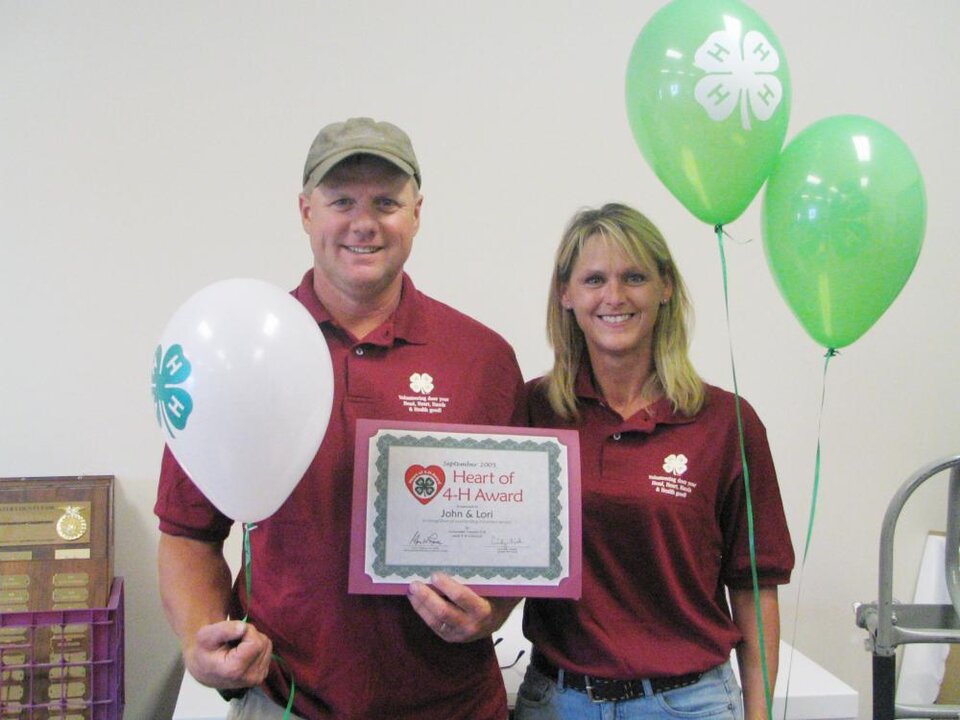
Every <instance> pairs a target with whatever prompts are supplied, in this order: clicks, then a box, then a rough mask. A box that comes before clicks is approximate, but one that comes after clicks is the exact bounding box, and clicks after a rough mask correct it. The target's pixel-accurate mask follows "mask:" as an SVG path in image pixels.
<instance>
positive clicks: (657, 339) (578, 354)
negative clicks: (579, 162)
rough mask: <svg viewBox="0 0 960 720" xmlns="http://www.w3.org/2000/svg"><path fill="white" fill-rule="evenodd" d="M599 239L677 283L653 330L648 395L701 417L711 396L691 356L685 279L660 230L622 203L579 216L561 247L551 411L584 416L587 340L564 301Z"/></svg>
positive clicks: (552, 312) (553, 317) (551, 311)
mask: <svg viewBox="0 0 960 720" xmlns="http://www.w3.org/2000/svg"><path fill="white" fill-rule="evenodd" d="M594 236H598V237H600V238H603V239H604V241H606V242H607V243H609V244H610V246H611V247H613V248H617V249H619V250H620V251H622V252H623V253H624V255H626V256H627V257H628V258H630V259H631V260H632V261H633V262H636V263H637V264H638V265H640V266H641V267H643V268H647V269H649V270H654V269H655V270H656V271H657V273H658V274H659V275H660V278H661V279H662V280H664V281H665V282H669V283H670V284H672V286H673V294H672V295H671V296H670V299H669V300H668V301H667V303H666V304H665V305H663V306H661V307H660V311H659V313H658V315H657V323H656V325H655V326H654V329H653V363H654V368H653V372H652V373H651V375H650V378H649V379H648V380H647V385H646V386H645V387H644V392H645V393H652V392H653V391H655V390H660V389H662V391H663V393H664V394H665V395H666V396H667V398H668V399H669V400H670V402H671V404H672V405H673V409H674V411H675V412H680V413H682V414H684V415H687V416H691V415H695V414H696V413H697V412H699V411H700V409H701V408H702V407H703V404H704V402H705V399H706V391H705V388H704V385H703V380H701V379H700V376H699V375H698V374H697V371H696V370H695V369H694V368H693V364H692V363H691V362H690V358H689V356H688V354H687V349H688V327H687V325H688V317H689V318H691V319H692V315H693V308H692V306H691V305H690V301H689V299H688V296H687V290H686V287H685V285H684V283H683V278H681V277H680V273H679V271H678V270H677V267H676V265H675V264H674V262H673V257H672V256H671V254H670V249H669V248H668V247H667V242H666V240H664V238H663V235H662V234H661V233H660V231H659V230H658V229H657V227H656V226H655V225H654V224H653V223H652V222H651V221H650V220H649V219H648V218H647V217H646V216H645V215H643V214H642V213H640V212H638V211H637V210H634V209H633V208H631V207H628V206H626V205H621V204H618V203H608V204H607V205H604V206H603V207H601V208H599V209H596V210H594V209H584V210H581V211H580V212H578V213H577V214H576V215H574V216H573V219H572V220H571V221H570V223H569V225H567V228H566V230H565V231H564V233H563V237H562V239H561V240H560V247H559V248H557V256H556V261H555V263H554V267H553V278H552V280H551V283H550V296H549V299H548V301H547V338H548V339H549V341H550V345H551V347H552V348H553V355H554V364H553V369H552V370H551V371H550V372H549V373H548V374H547V376H546V377H545V378H544V382H545V383H546V391H547V399H548V400H549V401H550V405H551V407H552V408H553V410H554V412H556V413H557V414H558V415H560V416H561V417H563V418H566V419H568V420H571V419H576V418H578V417H579V412H578V410H577V396H576V393H575V391H574V385H575V383H576V377H577V372H578V370H579V368H580V364H581V362H582V361H583V357H584V354H585V351H586V341H585V340H584V337H583V332H582V331H581V330H580V326H579V325H578V324H577V321H576V318H575V317H574V315H573V313H572V312H569V311H567V310H564V308H563V307H562V306H561V304H560V298H561V296H562V295H563V292H564V289H565V288H566V286H567V283H569V282H570V275H571V273H572V272H573V266H574V265H575V264H576V262H577V258H579V257H580V253H581V252H582V250H583V246H584V243H586V241H587V240H588V239H589V238H591V237H594Z"/></svg>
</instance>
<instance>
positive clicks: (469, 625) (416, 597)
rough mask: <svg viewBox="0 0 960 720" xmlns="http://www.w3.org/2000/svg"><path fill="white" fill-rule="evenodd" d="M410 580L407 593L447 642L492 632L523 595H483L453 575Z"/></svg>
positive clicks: (501, 623)
mask: <svg viewBox="0 0 960 720" xmlns="http://www.w3.org/2000/svg"><path fill="white" fill-rule="evenodd" d="M430 582H431V583H432V585H433V587H430V586H429V585H426V584H424V583H422V582H417V581H414V582H412V583H410V587H409V589H408V590H407V597H409V598H410V604H411V605H412V606H413V609H414V610H415V611H416V612H417V614H418V615H419V616H420V617H421V618H423V621H424V622H425V623H426V624H427V625H429V626H430V628H431V629H432V630H433V631H434V632H435V633H436V634H437V635H439V636H440V637H442V638H443V639H444V640H446V641H447V642H459V643H466V642H472V641H474V640H479V639H480V638H484V637H487V636H489V635H490V634H491V633H493V632H494V631H496V630H497V628H499V627H500V626H501V625H503V623H504V622H505V621H506V619H507V617H509V615H510V611H511V610H513V608H514V607H516V605H517V603H519V602H520V598H483V597H480V596H479V595H477V594H476V593H475V592H474V591H473V590H471V589H470V588H468V587H467V586H466V585H463V584H462V583H459V582H457V581H456V580H454V579H453V578H451V577H450V576H449V575H445V574H443V573H441V572H437V573H434V574H433V575H432V576H431V578H430Z"/></svg>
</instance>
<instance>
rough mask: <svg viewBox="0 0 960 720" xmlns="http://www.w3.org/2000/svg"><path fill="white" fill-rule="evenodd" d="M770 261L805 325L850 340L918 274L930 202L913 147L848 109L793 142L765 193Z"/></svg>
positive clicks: (826, 338)
mask: <svg viewBox="0 0 960 720" xmlns="http://www.w3.org/2000/svg"><path fill="white" fill-rule="evenodd" d="M762 215H763V247H764V250H765V251H766V256H767V263H768V264H769V266H770V271H771V272H772V273H773V276H774V278H775V279H776V281H777V285H778V286H779V288H780V292H781V293H782V294H783V297H784V299H785V300H786V301H787V305H789V306H790V309H791V310H793V312H794V314H795V315H796V316H797V319H798V320H799V321H800V324H801V325H803V327H804V328H805V329H806V331H807V332H808V333H809V334H810V336H811V337H812V338H813V339H814V340H815V341H816V342H818V343H819V344H821V345H823V346H824V347H827V348H841V347H844V346H846V345H849V344H850V343H852V342H853V341H855V340H856V339H857V338H859V337H860V336H861V335H863V334H864V333H865V332H866V331H867V330H869V329H870V327H871V326H872V325H873V324H874V323H875V322H876V321H877V320H878V319H879V318H880V316H881V315H883V313H884V312H886V310H887V308H888V307H890V304H891V303H892V302H893V301H894V299H895V298H896V297H897V295H898V294H899V293H900V290H901V289H902V288H903V286H904V285H905V284H906V282H907V279H908V278H909V277H910V273H912V272H913V268H914V266H915V265H916V264H917V258H918V257H919V255H920V247H921V246H922V244H923V234H924V230H925V228H926V223H927V201H926V194H925V192H924V186H923V177H922V176H921V174H920V168H919V167H918V166H917V162H916V160H914V158H913V155H912V154H911V152H910V149H909V148H908V147H907V146H906V145H905V144H904V143H903V141H902V140H901V139H900V138H899V137H897V135H896V134H895V133H894V132H893V131H891V130H890V129H888V128H887V127H885V126H884V125H881V124H880V123H878V122H876V121H875V120H871V119H870V118H866V117H861V116H857V115H839V116H835V117H830V118H826V119H824V120H820V121H819V122H816V123H814V124H813V125H811V126H810V127H808V128H807V129H806V130H804V131H803V132H801V133H800V134H799V135H797V137H796V138H794V139H793V141H791V142H790V144H788V145H787V147H786V148H785V149H784V151H783V154H782V156H781V157H780V161H779V162H778V163H777V166H776V168H775V169H774V171H773V174H772V175H771V176H770V179H769V181H768V182H767V189H766V191H765V193H764V198H763V213H762Z"/></svg>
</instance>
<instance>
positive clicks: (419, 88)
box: [0, 0, 960, 718]
mask: <svg viewBox="0 0 960 720" xmlns="http://www.w3.org/2000/svg"><path fill="white" fill-rule="evenodd" d="M660 5H661V3H659V2H636V1H635V0H630V1H627V0H609V1H607V2H598V3H587V2H577V1H575V0H550V1H549V2H547V1H542V2H513V1H512V0H511V1H510V2H507V1H506V0H496V1H494V2H484V3H476V2H470V3H468V2H449V1H448V0H443V1H441V0H421V2H417V3H402V2H389V3H388V2H376V1H372V0H367V1H365V2H361V1H357V2H351V3H340V2H338V3H333V2H305V1H301V2H288V3H273V4H269V5H268V4H266V3H254V2H245V1H243V0H241V2H230V3H228V2H181V1H176V2H164V3H155V2H150V3H148V2H142V1H134V2H110V1H107V2H100V3H69V2H52V1H45V0H35V1H33V2H26V1H23V0H0V338H2V340H0V342H2V351H0V401H2V407H3V413H2V416H0V475H20V474H23V475H44V474H75V473H114V474H116V476H117V479H118V486H117V509H116V520H117V532H116V536H117V569H118V572H119V573H121V574H123V575H124V576H125V577H126V581H127V630H128V644H127V653H128V664H127V696H128V707H129V712H128V717H131V718H148V717H149V718H164V717H168V716H169V713H170V712H171V710H172V707H173V698H174V692H175V690H174V687H175V681H176V672H177V667H176V662H177V646H176V643H175V640H174V638H173V637H172V635H171V633H170V632H169V631H168V629H167V626H166V623H165V621H164V618H163V615H162V612H161V608H160V604H159V601H158V595H157V587H156V579H155V567H154V566H155V552H156V545H157V538H158V534H157V529H156V522H155V519H154V517H153V515H152V510H151V509H152V503H153V497H154V492H155V483H156V472H157V465H158V461H159V456H160V450H161V437H160V434H159V432H158V430H157V428H156V426H155V423H154V419H153V410H152V407H151V399H150V391H149V385H148V383H149V373H150V365H151V353H152V350H153V348H154V346H155V343H156V342H157V340H158V338H159V335H160V332H161V330H162V328H163V326H164V324H165V322H166V320H167V318H168V317H169V316H170V315H171V314H172V312H173V311H174V310H175V309H176V307H177V306H178V305H179V304H180V303H181V302H182V301H183V300H184V299H185V298H186V297H187V296H188V295H189V294H190V293H191V292H193V291H195V290H197V289H199V288H200V287H202V286H204V285H206V284H208V283H210V282H212V281H214V280H218V279H223V278H230V277H244V276H252V277H258V278H262V279H265V280H268V281H271V282H274V283H276V284H278V285H281V286H283V287H288V286H292V285H293V284H295V283H296V282H297V281H298V280H299V278H300V275H301V273H302V272H303V270H304V269H305V268H306V267H307V265H308V263H309V262H310V256H309V253H308V248H307V243H306V239H305V237H304V236H303V234H302V231H301V228H300V226H299V223H298V219H297V211H296V207H297V204H296V194H297V191H298V177H299V173H300V168H301V163H302V161H303V157H304V154H305V152H306V148H307V146H308V144H309V142H310V140H311V139H312V137H313V135H314V133H315V132H316V130H317V129H318V128H319V126H320V125H322V124H324V123H325V122H327V121H331V120H335V119H341V118H343V117H346V116H349V115H355V114H369V115H373V116H376V117H381V118H389V119H392V120H394V121H395V122H397V123H398V124H400V125H402V126H403V127H404V128H406V129H407V130H408V131H409V132H410V134H411V135H412V136H413V139H414V142H415V144H416V147H417V150H418V153H419V155H420V159H421V162H422V165H423V168H424V188H423V189H424V193H425V196H426V201H425V204H424V211H423V212H424V214H423V218H424V220H423V226H422V230H421V233H420V236H419V238H418V240H417V242H416V245H415V250H414V256H413V258H412V259H411V262H410V265H409V267H410V270H411V272H412V273H413V275H414V277H415V279H416V281H417V282H418V284H419V285H420V286H421V288H423V289H425V290H427V291H429V292H431V293H432V294H434V295H436V296H437V297H439V298H440V299H443V300H445V301H447V302H449V303H451V304H452V305H454V306H457V307H459V308H461V309H463V310H465V311H467V312H469V313H471V314H473V315H475V316H477V317H478V318H480V319H481V320H483V321H485V322H486V323H488V324H489V325H491V326H493V327H494V328H496V329H497V330H499V331H500V332H501V333H502V334H504V335H505V336H506V337H507V339H508V340H510V341H511V342H512V343H513V344H514V345H515V347H516V349H517V353H518V356H519V358H520V361H521V365H522V367H523V370H524V373H525V375H527V376H528V377H530V376H533V375H536V374H539V373H540V372H542V371H543V370H544V369H545V367H546V366H547V364H548V361H549V354H548V350H547V347H546V343H545V341H544V339H543V332H542V325H543V305H544V296H545V288H546V281H547V274H548V272H549V265H550V262H551V255H552V253H553V250H554V246H555V243H556V240H557V238H558V235H559V233H560V230H561V228H562V226H563V224H564V222H565V221H566V220H567V218H568V217H569V216H570V214H571V213H572V212H573V211H574V210H575V209H576V208H577V207H578V206H580V205H583V204H595V203H600V202H603V201H606V200H611V199H618V200H623V201H627V202H630V203H632V204H635V205H637V206H639V207H640V208H642V209H644V210H645V211H647V212H648V213H649V214H650V215H651V216H652V217H653V218H654V219H655V220H656V221H657V222H658V223H659V225H660V226H661V228H662V229H663V230H664V232H665V234H666V235H667V237H668V238H669V239H670V240H671V243H672V246H673V248H674V250H675V253H676V255H677V256H678V260H679V263H680V265H681V268H682V270H683V272H684V273H685V274H686V277H687V279H688V282H689V284H690V286H691V288H692V291H693V295H694V299H695V302H696V305H697V312H698V324H697V329H696V333H695V340H694V357H695V360H696V362H697V364H698V367H699V368H700V370H701V371H702V372H703V373H704V375H705V376H706V377H707V378H708V379H709V380H711V381H713V382H715V383H719V384H722V385H725V386H729V385H730V380H729V378H730V360H729V355H728V346H727V342H728V333H727V328H726V324H725V321H724V316H723V311H722V290H721V276H720V264H719V259H718V254H717V248H716V243H715V240H714V237H713V234H712V231H711V229H710V228H709V227H707V226H705V225H703V224H702V223H700V222H698V221H696V220H695V219H693V218H692V217H691V216H690V215H689V214H688V213H686V211H685V210H684V209H683V208H682V207H681V206H680V204H679V203H678V202H677V201H676V200H674V199H673V197H672V196H671V195H669V193H668V192H667V191H666V190H665V189H664V188H663V187H662V186H661V185H660V184H659V182H658V181H657V179H656V177H655V176H654V175H653V173H652V171H651V170H650V169H649V167H648V166H647V165H646V164H645V163H644V161H643V159H642V158H641V156H640V154H639V152H638V151H637V150H636V148H635V146H634V144H633V140H632V139H631V136H630V133H629V129H628V126H627V123H626V118H625V110H624V106H623V99H622V96H623V77H624V69H625V62H626V58H627V55H628V53H629V50H630V47H631V45H632V43H633V40H634V38H635V36H636V34H637V32H639V30H640V28H641V27H642V26H643V25H644V23H645V22H646V21H647V20H648V19H649V17H650V16H651V14H652V13H653V12H654V11H655V10H656V9H657V8H658V7H660ZM754 6H755V7H756V9H757V10H758V11H759V12H760V14H761V15H762V16H763V17H764V18H765V19H766V21H767V22H768V24H769V25H770V26H771V27H772V28H773V29H774V31H775V32H776V33H777V35H778V36H779V39H780V41H781V44H782V45H783V47H784V48H785V51H786V54H787V59H788V62H789V64H790V67H791V71H792V77H793V112H792V116H791V124H790V131H789V133H788V138H790V137H793V136H794V135H795V134H796V133H797V132H798V131H799V130H801V129H802V128H804V127H806V126H807V125H809V124H810V123H812V122H813V121H815V120H817V119H820V118H822V117H825V116H828V115H834V114H840V113H848V112H853V113H859V114H864V115H869V116H871V117H873V118H875V119H877V120H880V121H881V122H883V123H885V124H887V125H888V126H889V127H891V128H892V129H893V130H894V131H895V132H897V133H898V134H900V136H901V137H902V138H903V139H904V140H905V141H906V142H907V143H908V144H909V145H910V147H911V148H912V150H913V151H914V154H915V155H916V157H917V159H918V161H919V163H920V166H921V169H922V171H923V173H924V177H925V180H926V184H927V192H928V201H929V221H928V228H927V235H926V243H925V246H924V249H923V253H922V255H921V257H920V262H919V264H918V266H917V268H916V271H915V272H914V275H913V277H912V279H911V281H910V282H909V284H908V285H907V287H906V288H905V290H904V291H903V293H902V294H901V296H900V297H899V298H898V300H897V301H896V302H895V303H894V305H893V306H892V307H891V309H890V310H889V311H888V312H887V313H886V315H885V316H884V317H883V318H882V319H881V320H880V321H879V323H878V324H877V325H876V326H875V327H874V328H873V329H872V330H870V332H869V333H868V334H867V335H866V336H865V337H864V338H862V339H861V340H860V341H858V342H857V343H855V344H854V345H852V346H851V347H850V348H849V349H848V350H847V351H845V352H844V353H843V354H842V355H841V356H840V357H838V358H836V359H835V360H834V361H833V362H832V364H831V368H830V375H829V382H828V392H827V406H826V412H825V415H824V420H823V474H822V478H821V492H820V497H819V505H818V512H817V521H816V527H815V532H814V537H813V543H812V548H811V554H810V557H809V559H808V561H807V563H806V567H805V569H804V572H803V596H802V598H801V599H800V602H799V621H798V624H797V629H796V635H795V637H791V636H792V626H793V618H794V612H795V608H796V607H797V585H798V584H797V583H796V582H795V583H794V584H793V585H791V586H790V587H788V588H787V589H786V590H785V591H784V592H783V594H782V598H783V610H784V626H785V628H786V631H787V632H786V636H787V639H788V640H791V639H792V640H794V641H795V643H796V645H797V647H798V648H799V649H800V650H802V651H803V652H804V653H806V654H807V655H809V656H810V657H811V658H813V659H814V660H816V661H817V662H819V663H820V664H822V665H824V666H825V667H826V668H828V669H829V670H831V671H832V672H833V673H835V674H836V675H838V676H839V677H840V678H842V679H843V680H845V681H846V682H848V683H850V684H852V685H854V686H856V687H857V688H858V689H860V691H861V692H862V693H864V699H863V701H862V703H861V706H862V710H861V714H862V715H863V716H864V717H867V716H868V715H869V689H870V677H869V668H870V657H869V655H868V654H867V653H866V652H864V650H863V640H864V638H865V637H866V635H865V633H864V632H863V631H861V630H859V629H858V628H856V627H855V625H854V622H853V613H852V611H851V603H853V602H854V601H869V600H872V599H873V598H874V597H875V595H876V587H875V586H876V574H877V570H876V557H877V538H878V532H879V526H880V521H881V517H882V514H883V511H884V509H885V507H886V504H887V502H888V500H889V498H890V497H891V495H892V494H893V492H894V490H895V489H896V488H897V487H898V486H899V485H900V483H901V482H902V480H903V479H904V478H905V477H906V476H907V475H908V474H909V473H910V472H912V471H913V470H914V469H915V468H916V467H918V466H919V465H921V464H925V463H926V462H928V461H930V460H932V459H935V458H938V457H940V456H943V455H947V454H950V453H955V452H957V451H958V448H960V437H958V431H960V422H958V417H957V408H958V402H957V401H958V389H957V383H958V379H957V378H958V370H957V358H958V357H960V338H958V329H957V328H958V324H957V308H958V307H960V283H958V282H957V280H956V273H957V269H958V267H960V252H958V249H957V248H958V242H957V239H956V234H957V229H956V215H955V212H954V211H953V209H954V208H955V207H956V197H955V196H954V191H955V190H956V189H957V187H958V185H960V183H958V180H957V175H958V171H957V167H958V162H957V161H958V151H957V142H956V137H955V135H956V127H957V122H956V118H957V117H958V114H960V113H958V111H960V107H958V105H960V90H958V85H957V83H956V82H955V79H954V76H955V73H956V72H957V70H958V67H960V63H958V59H960V58H958V53H960V50H958V48H960V45H958V43H957V42H956V39H955V37H954V33H955V29H956V27H957V26H958V25H960V4H958V3H956V2H955V1H954V0H927V1H926V2H923V3H910V4H908V3H903V2H899V1H896V2H895V1H894V0H879V1H877V2H872V3H866V2H853V1H852V0H810V1H809V2H805V3H785V2H779V1H775V0H762V1H761V0H757V1H756V2H755V3H754ZM759 218H760V215H759V202H755V203H754V204H753V205H752V206H751V208H750V209H749V210H748V212H747V213H746V214H745V215H744V216H743V218H741V219H740V220H739V221H737V222H736V223H733V224H732V225H730V226H729V227H728V230H729V232H730V233H731V234H732V235H733V236H734V238H735V240H736V242H732V243H730V244H729V245H728V257H727V259H728V264H729V271H730V286H731V291H732V300H731V313H732V317H733V345H734V350H735V353H736V360H737V372H738V378H739V381H740V390H741V392H742V393H743V394H744V396H745V397H747V398H748V399H749V400H751V401H752V402H753V404H754V405H755V406H756V407H757V409H758V410H759V412H760V414H761V416H762V417H763V418H764V420H765V421H766V424H767V426H768V429H769V434H770V438H771V442H772V445H773V449H774V455H775V458H776V460H777V464H778V468H779V471H780V475H781V484H782V487H783V493H784V497H785V500H786V503H787V511H788V515H789V519H790V524H791V528H792V530H793V533H794V541H795V544H796V546H797V547H798V550H799V549H802V544H803V539H804V536H805V532H806V522H807V513H808V507H809V502H810V494H811V486H812V479H813V458H814V451H815V444H816V439H817V412H818V406H819V399H820V387H821V386H820V383H821V372H822V357H821V356H822V354H823V352H822V349H821V348H818V347H817V346H816V345H815V344H814V343H813V342H812V341H811V340H810V339H809V338H808V337H807V336H806V335H805V333H804V332H803V330H802V329H801V328H800V327H799V325H798V324H797V323H796V322H795V321H794V319H793V316H792V315H791V314H790V312H789V310H788V309H787V308H786V306H785V305H784V303H783V302H782V301H781V298H780V296H779V294H778V293H777V290H776V288H775V286H774V284H773V281H772V280H771V277H770V274H769V272H768V271H767V267H766V262H765V259H764V257H763V250H762V243H761V237H760V220H759ZM945 485H946V483H945V482H942V483H940V484H939V485H938V486H937V487H935V488H930V489H929V490H927V491H923V492H921V493H919V495H918V496H917V497H916V498H915V499H914V500H913V501H912V503H911V506H910V507H908V511H907V513H906V515H905V517H904V520H903V523H902V524H901V532H900V533H899V534H898V549H899V553H898V564H897V568H896V582H897V586H896V594H897V595H899V596H900V597H909V596H910V595H911V594H912V590H913V580H914V573H915V569H916V566H917V563H918V561H919V554H920V551H921V548H922V544H923V540H924V538H925V536H926V533H927V531H928V530H930V529H938V528H939V529H942V528H943V526H944V511H943V498H944V497H945Z"/></svg>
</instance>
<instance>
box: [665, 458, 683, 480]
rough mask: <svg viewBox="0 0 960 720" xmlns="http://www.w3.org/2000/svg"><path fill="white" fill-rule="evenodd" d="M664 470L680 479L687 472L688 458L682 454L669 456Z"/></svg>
mask: <svg viewBox="0 0 960 720" xmlns="http://www.w3.org/2000/svg"><path fill="white" fill-rule="evenodd" d="M663 470H664V472H668V473H671V474H672V475H676V476H678V477H679V476H680V475H683V474H684V473H685V472H686V471H687V456H686V455H682V454H681V455H667V457H666V459H665V460H664V461H663Z"/></svg>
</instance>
